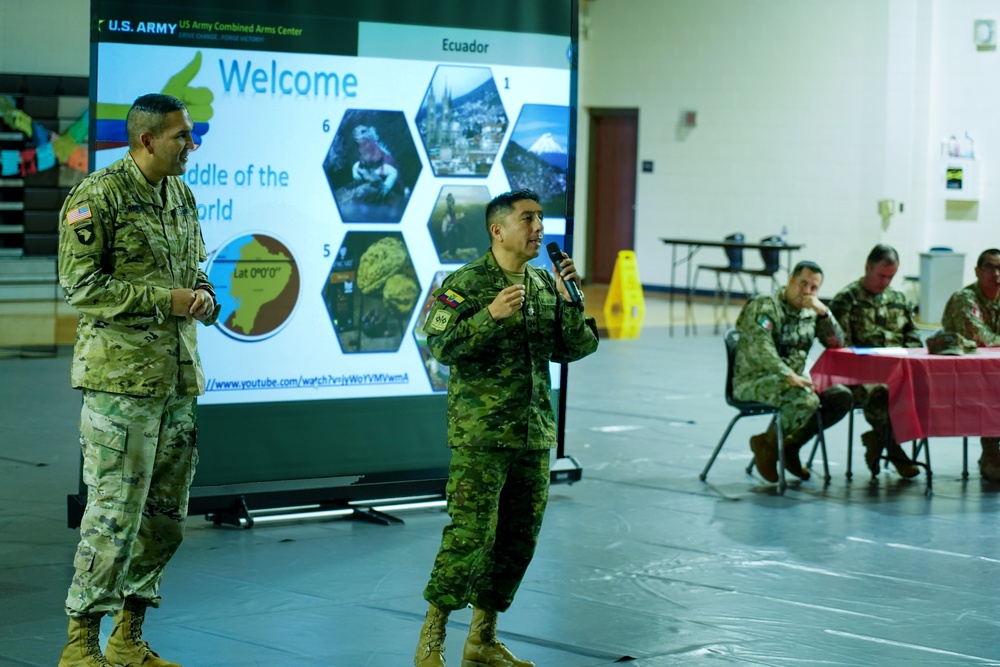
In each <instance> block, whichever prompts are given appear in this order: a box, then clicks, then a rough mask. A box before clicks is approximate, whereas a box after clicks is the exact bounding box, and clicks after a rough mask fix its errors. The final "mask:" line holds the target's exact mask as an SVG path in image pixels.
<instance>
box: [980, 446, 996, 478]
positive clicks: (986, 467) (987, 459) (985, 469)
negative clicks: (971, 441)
mask: <svg viewBox="0 0 1000 667" xmlns="http://www.w3.org/2000/svg"><path fill="white" fill-rule="evenodd" d="M980 442H981V443H982V445H983V454H982V456H981V457H980V458H979V474H980V475H982V477H983V479H986V480H989V481H991V482H1000V438H980Z"/></svg>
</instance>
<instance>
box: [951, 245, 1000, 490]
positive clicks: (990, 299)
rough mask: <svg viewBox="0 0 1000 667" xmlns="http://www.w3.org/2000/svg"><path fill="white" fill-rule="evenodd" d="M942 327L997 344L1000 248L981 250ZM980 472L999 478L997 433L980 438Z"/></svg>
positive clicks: (979, 342) (982, 342) (986, 344)
mask: <svg viewBox="0 0 1000 667" xmlns="http://www.w3.org/2000/svg"><path fill="white" fill-rule="evenodd" d="M941 327H942V328H943V329H944V330H945V331H953V332H955V333H959V334H962V335H963V336H965V337H966V338H968V339H969V340H974V341H976V345H978V346H979V347H997V346H1000V250H998V249H996V248H990V249H989V250H984V251H983V252H982V254H980V255H979V259H978V260H977V261H976V282H974V283H972V284H971V285H968V286H967V287H965V288H963V289H960V290H958V291H957V292H955V293H954V294H952V295H951V298H950V299H948V303H947V305H945V307H944V316H943V317H942V318H941ZM979 441H980V442H981V443H982V446H983V453H982V456H981V457H980V459H979V474H980V475H982V476H983V477H984V478H986V479H988V480H990V481H991V482H1000V437H982V438H980V439H979Z"/></svg>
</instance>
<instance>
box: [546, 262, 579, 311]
mask: <svg viewBox="0 0 1000 667" xmlns="http://www.w3.org/2000/svg"><path fill="white" fill-rule="evenodd" d="M562 256H563V259H562V261H561V262H559V264H556V263H554V262H553V263H552V266H553V268H554V269H555V274H556V289H557V290H559V293H560V294H561V295H562V297H563V299H564V300H565V301H572V300H573V297H572V296H571V295H570V293H569V290H568V289H566V281H567V280H572V281H573V282H575V283H576V286H577V287H581V284H580V276H578V275H577V273H576V265H575V264H573V260H572V259H571V258H570V256H569V255H567V254H566V253H563V254H562Z"/></svg>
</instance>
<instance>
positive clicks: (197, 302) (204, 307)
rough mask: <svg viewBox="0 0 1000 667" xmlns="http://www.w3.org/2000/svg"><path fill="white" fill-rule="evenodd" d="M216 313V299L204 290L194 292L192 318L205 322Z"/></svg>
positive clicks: (191, 309)
mask: <svg viewBox="0 0 1000 667" xmlns="http://www.w3.org/2000/svg"><path fill="white" fill-rule="evenodd" d="M214 311H215V299H213V298H212V295H211V294H209V293H208V292H206V291H205V290H203V289H199V290H195V291H194V302H193V303H192V304H191V308H190V311H189V312H190V313H191V317H193V318H194V319H196V320H198V321H199V322H204V321H205V320H207V319H208V318H209V316H211V314H212V313H213V312H214Z"/></svg>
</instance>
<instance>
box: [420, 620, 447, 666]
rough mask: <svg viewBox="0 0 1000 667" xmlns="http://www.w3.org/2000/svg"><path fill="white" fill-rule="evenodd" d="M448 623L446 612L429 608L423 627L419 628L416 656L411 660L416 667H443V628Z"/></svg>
mask: <svg viewBox="0 0 1000 667" xmlns="http://www.w3.org/2000/svg"><path fill="white" fill-rule="evenodd" d="M447 622H448V612H446V611H442V610H440V609H438V608H437V607H435V606H434V605H431V606H430V609H428V610H427V618H426V619H424V626H423V627H422V628H420V641H418V642H417V654H416V655H415V656H414V658H413V664H414V665H416V667H445V663H444V626H445V623H447Z"/></svg>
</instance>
